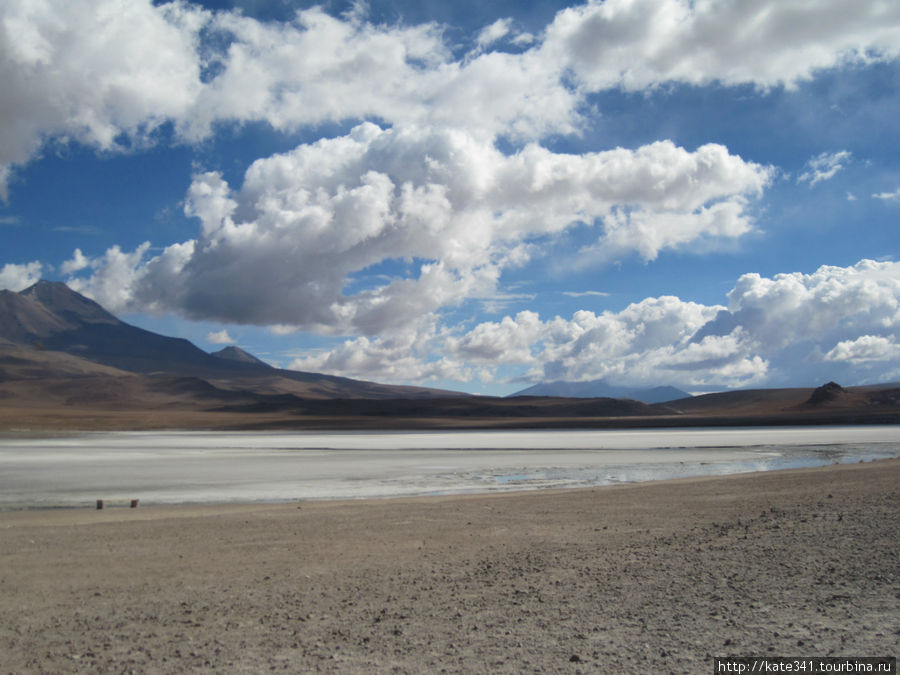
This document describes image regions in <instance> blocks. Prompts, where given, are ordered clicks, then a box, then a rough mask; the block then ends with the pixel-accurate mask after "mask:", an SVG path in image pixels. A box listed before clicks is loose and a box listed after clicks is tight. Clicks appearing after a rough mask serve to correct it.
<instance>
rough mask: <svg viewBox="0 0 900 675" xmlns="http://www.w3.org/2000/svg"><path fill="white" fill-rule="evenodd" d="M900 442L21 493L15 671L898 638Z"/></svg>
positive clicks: (0, 627) (356, 667)
mask: <svg viewBox="0 0 900 675" xmlns="http://www.w3.org/2000/svg"><path fill="white" fill-rule="evenodd" d="M898 541H900V459H888V460H879V461H875V462H866V463H859V464H842V465H832V466H827V467H820V468H809V469H791V470H784V471H774V472H767V473H757V474H742V475H732V476H723V477H705V478H689V479H680V480H670V481H659V482H651V483H641V484H628V485H618V486H610V487H599V488H590V489H571V490H556V491H533V492H520V493H505V494H494V495H484V496H477V495H469V496H455V497H429V498H415V499H384V500H375V501H362V500H359V501H310V502H292V503H283V504H277V505H259V504H257V505H253V504H244V505H239V504H232V505H221V506H175V507H172V506H158V507H150V508H144V507H141V508H137V509H129V508H126V507H124V506H123V507H121V508H107V509H104V510H102V511H96V510H92V509H62V510H30V511H9V512H4V513H0V655H2V656H0V672H2V673H67V672H73V673H78V672H80V673H123V672H136V673H178V672H221V673H233V672H247V673H250V672H254V673H255V672H271V671H275V672H319V671H322V672H344V673H363V672H365V673H371V672H375V673H386V672H400V673H420V672H452V673H462V672H465V673H482V672H484V673H486V672H490V673H498V672H499V673H503V672H508V673H522V672H534V673H557V672H558V673H577V672H584V673H587V672H622V673H651V672H653V673H655V672H659V673H698V672H712V667H713V666H712V663H713V662H712V659H713V657H714V656H730V655H731V656H734V655H736V656H747V655H762V656H766V655H770V656H896V651H897V645H898V644H900V553H898V546H897V542H898Z"/></svg>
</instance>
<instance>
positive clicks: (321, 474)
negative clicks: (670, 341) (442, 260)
mask: <svg viewBox="0 0 900 675" xmlns="http://www.w3.org/2000/svg"><path fill="white" fill-rule="evenodd" d="M898 455H900V427H898V426H872V427H815V428H810V427H797V428H793V427H792V428H733V429H676V430H672V429H659V430H656V429H654V430H590V431H584V430H572V431H556V430H539V431H533V430H530V431H477V432H476V431H458V432H348V433H340V432H328V433H304V432H300V433H252V432H225V433H223V432H162V433H159V432H109V433H86V434H77V435H63V436H54V437H7V438H2V439H0V508H3V509H15V508H27V507H57V506H84V505H88V504H92V503H93V502H94V500H96V499H105V500H107V501H109V502H110V503H111V504H112V503H115V502H116V501H123V502H124V501H128V500H130V499H140V500H141V501H142V503H144V504H154V503H160V504H164V503H168V504H172V503H212V502H233V501H292V500H300V499H347V498H371V497H389V496H410V495H429V494H459V493H471V492H494V491H508V490H514V489H538V488H559V487H586V486H594V485H609V484H616V483H623V482H636V481H646V480H658V479H665V478H678V477H687V476H703V475H720V474H730V473H740V472H747V471H764V470H770V469H777V468H791V467H801V466H816V465H821V464H830V463H833V462H853V461H859V460H860V459H862V460H870V459H877V458H885V457H895V456H898Z"/></svg>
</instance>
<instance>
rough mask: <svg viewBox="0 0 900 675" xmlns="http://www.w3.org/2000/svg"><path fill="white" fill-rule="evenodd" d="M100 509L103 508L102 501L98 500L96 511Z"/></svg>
mask: <svg viewBox="0 0 900 675" xmlns="http://www.w3.org/2000/svg"><path fill="white" fill-rule="evenodd" d="M102 508H103V500H102V499H98V500H97V510H98V511H99V510H100V509H102Z"/></svg>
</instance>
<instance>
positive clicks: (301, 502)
mask: <svg viewBox="0 0 900 675" xmlns="http://www.w3.org/2000/svg"><path fill="white" fill-rule="evenodd" d="M883 462H897V463H898V464H900V456H895V457H878V458H874V459H870V460H863V459H860V460H858V461H852V462H851V461H848V462H836V461H835V462H827V461H824V460H823V462H822V463H821V464H815V465H811V466H800V467H796V466H793V467H779V468H772V469H763V470H750V471H736V472H734V473H719V474H698V475H688V476H675V477H665V478H650V479H644V480H632V481H621V482H617V483H607V484H599V485H578V486H573V487H564V486H563V487H530V488H529V487H515V488H509V489H506V488H495V489H492V490H479V489H477V488H473V489H471V490H461V491H458V492H445V493H428V494H401V495H385V496H381V497H379V496H368V495H367V496H361V497H297V498H292V499H271V500H268V499H256V500H252V499H247V500H243V499H231V500H223V501H184V502H147V501H142V500H138V501H139V502H140V503H139V505H138V506H136V507H131V505H130V502H131V499H130V498H129V499H125V498H122V499H104V500H103V501H104V506H103V508H102V509H97V508H96V505H95V503H94V501H95V500H89V501H87V502H85V503H84V504H71V505H67V504H55V505H46V506H38V505H34V504H25V505H20V506H12V507H8V508H7V507H2V508H0V528H2V527H6V526H9V524H7V525H4V524H3V520H4V516H12V515H15V514H32V513H34V514H41V513H46V514H56V513H59V514H63V513H68V512H78V513H85V512H86V513H90V514H94V513H96V514H97V515H96V516H89V517H87V519H85V520H84V521H83V522H82V520H81V519H76V520H78V521H79V523H81V524H85V523H96V522H108V521H110V520H121V521H123V522H127V521H131V520H142V519H159V518H165V517H171V518H180V517H185V514H187V513H190V514H192V517H200V516H202V515H204V513H205V512H207V511H208V512H209V513H208V514H206V515H218V513H219V512H220V511H223V512H224V511H231V510H234V511H241V510H244V509H247V510H249V511H254V510H256V509H260V510H267V509H281V508H288V509H290V508H295V507H296V508H300V507H301V506H311V505H314V504H334V505H336V506H349V505H360V506H362V505H365V504H367V503H376V504H378V503H395V502H396V503H398V504H406V503H415V502H420V501H424V502H429V501H442V500H466V499H482V498H486V499H489V498H504V497H525V496H528V495H537V494H540V495H560V494H567V493H570V492H584V491H593V490H609V489H625V488H629V487H640V486H645V485H658V484H672V485H677V484H681V483H694V482H702V481H717V480H721V479H728V478H742V477H753V476H764V475H766V474H772V473H785V472H804V471H810V470H816V469H825V468H828V467H837V466H854V465H857V464H875V463H883ZM157 511H160V512H159V513H157ZM163 511H167V512H169V514H168V515H166V514H165V513H163ZM182 512H183V513H182ZM101 513H102V514H119V515H120V517H117V518H111V519H107V518H103V517H99V516H100V514H101ZM151 514H152V515H151ZM145 515H147V516H149V518H145V517H144V516H145ZM9 520H14V518H10V519H9ZM60 524H63V523H60Z"/></svg>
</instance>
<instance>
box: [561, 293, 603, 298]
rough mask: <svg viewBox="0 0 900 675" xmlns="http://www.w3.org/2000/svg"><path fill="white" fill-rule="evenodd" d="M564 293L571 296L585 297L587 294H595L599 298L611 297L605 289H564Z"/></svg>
mask: <svg viewBox="0 0 900 675" xmlns="http://www.w3.org/2000/svg"><path fill="white" fill-rule="evenodd" d="M563 295H566V296H568V297H570V298H583V297H587V296H594V297H598V298H606V297H609V293H606V292H604V291H563Z"/></svg>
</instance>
